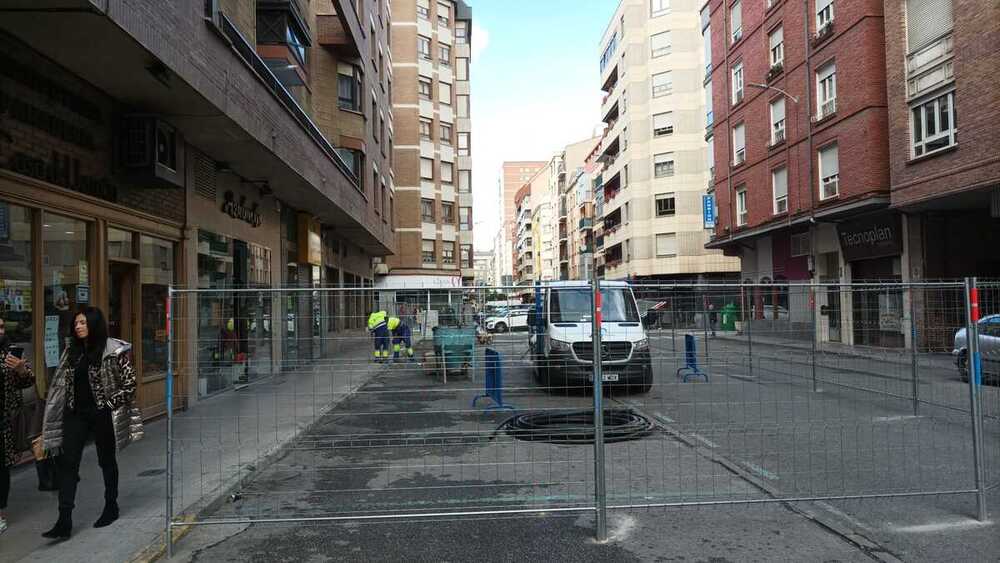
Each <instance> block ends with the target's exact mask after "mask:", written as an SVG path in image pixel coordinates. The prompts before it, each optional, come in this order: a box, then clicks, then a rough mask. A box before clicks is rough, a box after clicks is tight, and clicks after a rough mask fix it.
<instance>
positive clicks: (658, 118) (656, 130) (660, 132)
mask: <svg viewBox="0 0 1000 563" xmlns="http://www.w3.org/2000/svg"><path fill="white" fill-rule="evenodd" d="M673 132H674V114H673V112H670V111H666V112H663V113H657V114H655V115H654V116H653V136H654V137H662V136H664V135H670V134H671V133H673Z"/></svg>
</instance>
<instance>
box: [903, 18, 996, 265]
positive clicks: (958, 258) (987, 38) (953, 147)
mask: <svg viewBox="0 0 1000 563" xmlns="http://www.w3.org/2000/svg"><path fill="white" fill-rule="evenodd" d="M884 6H885V22H886V23H885V33H886V42H885V46H886V61H885V64H886V66H885V68H886V75H887V76H886V86H887V95H888V104H889V118H888V122H889V173H890V182H891V196H890V199H891V204H892V209H894V210H896V211H898V212H899V213H901V214H902V216H903V219H902V222H903V230H902V232H901V233H900V234H899V237H900V238H901V239H902V240H901V241H897V242H896V245H897V246H902V249H903V256H904V259H905V260H906V262H905V264H904V267H903V268H902V274H903V277H904V279H942V278H959V277H964V276H981V277H991V278H996V277H1000V255H998V254H997V253H996V252H995V251H990V250H988V249H995V248H997V246H998V245H1000V159H998V158H997V153H998V149H997V147H998V146H1000V130H998V128H997V126H996V117H997V116H998V114H1000V113H998V112H1000V110H998V109H997V108H1000V80H998V79H997V77H996V72H995V70H996V69H998V68H1000V50H998V49H997V47H996V46H997V45H998V43H1000V6H998V5H997V3H996V2H990V1H983V0H974V1H972V2H968V3H963V4H961V5H958V4H955V3H954V2H952V0H889V1H886V2H885V3H884ZM991 69H992V70H991ZM959 121H961V123H959ZM960 125H961V136H959V134H958V132H959V126H960Z"/></svg>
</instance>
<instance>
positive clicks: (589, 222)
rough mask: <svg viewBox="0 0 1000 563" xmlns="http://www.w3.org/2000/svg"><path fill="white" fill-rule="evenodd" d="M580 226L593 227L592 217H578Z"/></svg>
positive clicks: (584, 227)
mask: <svg viewBox="0 0 1000 563" xmlns="http://www.w3.org/2000/svg"><path fill="white" fill-rule="evenodd" d="M580 228H581V229H593V228H594V219H593V218H591V217H583V218H582V219H580Z"/></svg>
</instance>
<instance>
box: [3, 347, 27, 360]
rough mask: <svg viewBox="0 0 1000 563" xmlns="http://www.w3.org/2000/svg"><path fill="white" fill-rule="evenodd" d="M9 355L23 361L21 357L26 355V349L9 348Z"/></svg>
mask: <svg viewBox="0 0 1000 563" xmlns="http://www.w3.org/2000/svg"><path fill="white" fill-rule="evenodd" d="M7 353H8V354H10V355H11V356H14V357H15V358H17V359H21V357H22V356H23V355H24V348H22V347H20V346H11V347H10V348H7Z"/></svg>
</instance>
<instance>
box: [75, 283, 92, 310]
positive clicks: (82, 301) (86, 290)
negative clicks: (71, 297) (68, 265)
mask: <svg viewBox="0 0 1000 563" xmlns="http://www.w3.org/2000/svg"><path fill="white" fill-rule="evenodd" d="M76 303H77V305H87V304H89V303H90V286H89V285H78V286H76Z"/></svg>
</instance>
